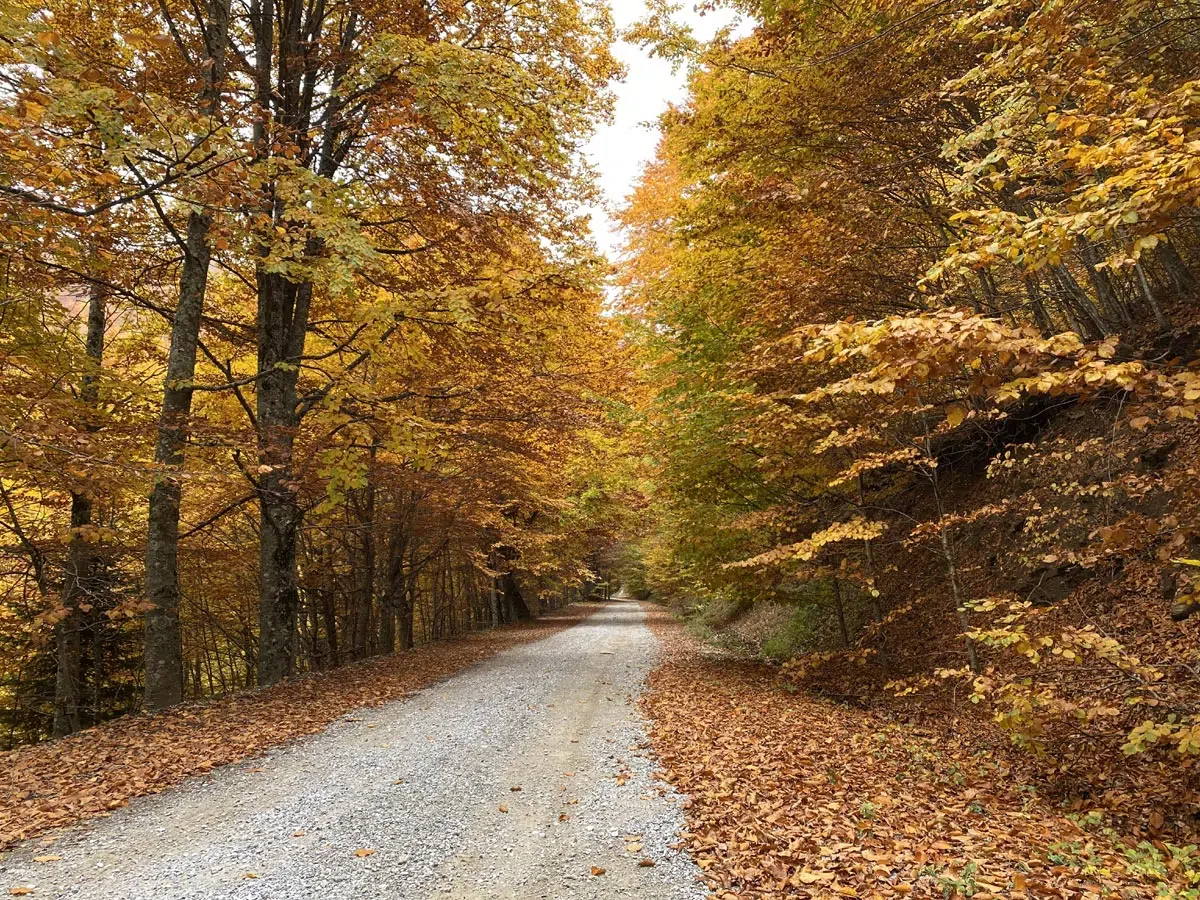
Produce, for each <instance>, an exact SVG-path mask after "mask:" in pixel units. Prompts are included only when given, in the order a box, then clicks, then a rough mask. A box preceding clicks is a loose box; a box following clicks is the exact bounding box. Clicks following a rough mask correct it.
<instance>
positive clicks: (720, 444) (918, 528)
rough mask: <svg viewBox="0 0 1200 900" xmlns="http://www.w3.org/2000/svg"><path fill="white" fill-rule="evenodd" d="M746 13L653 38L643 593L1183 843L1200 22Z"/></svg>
mask: <svg viewBox="0 0 1200 900" xmlns="http://www.w3.org/2000/svg"><path fill="white" fill-rule="evenodd" d="M737 6H738V8H739V9H740V10H741V11H742V13H743V15H744V16H745V17H746V19H745V21H744V24H743V27H742V28H741V29H740V30H739V31H737V32H725V33H722V34H720V35H718V36H717V38H716V39H714V40H713V41H711V42H708V43H706V44H700V43H697V42H696V41H694V40H692V39H691V38H690V37H689V36H688V35H687V33H686V30H681V29H680V28H679V27H677V26H675V25H673V24H672V23H671V22H670V11H669V9H667V8H665V7H664V8H662V9H660V10H658V11H657V13H656V14H655V15H653V16H651V17H650V18H649V19H648V20H647V21H646V22H645V23H644V24H643V25H642V26H640V27H639V29H637V36H639V37H640V38H642V39H643V40H644V41H646V42H647V44H648V45H649V46H651V47H653V48H654V49H655V50H656V51H658V52H661V53H663V54H667V55H673V56H675V58H676V59H678V60H679V61H680V63H681V64H683V65H686V66H687V67H688V69H689V73H690V81H689V84H690V95H689V97H688V99H687V101H686V102H685V103H683V104H681V105H680V106H678V107H677V108H674V109H673V110H671V111H670V112H669V113H668V114H667V115H666V116H665V117H664V137H663V140H662V143H661V145H660V148H659V154H658V158H657V160H656V161H655V162H654V163H653V164H652V165H651V166H650V167H649V168H648V169H647V171H646V172H645V175H644V177H643V180H642V182H641V184H640V186H639V187H638V189H637V190H636V192H635V193H634V195H633V196H632V197H631V199H630V203H629V205H628V207H627V209H626V211H625V214H624V220H625V224H626V226H627V230H628V231H627V233H628V244H627V251H628V252H627V257H626V260H625V262H624V264H623V266H622V278H623V285H624V294H623V297H624V304H625V311H626V313H627V321H628V333H629V339H630V341H631V343H633V344H634V345H635V346H636V347H637V349H638V351H639V361H640V365H641V370H640V372H641V376H642V380H643V383H644V384H646V385H647V386H648V388H649V389H651V390H652V391H653V400H652V401H650V402H649V403H647V404H646V405H645V409H644V417H643V420H642V424H641V438H640V439H641V441H642V444H641V447H642V448H643V450H644V452H645V453H646V455H647V458H648V460H649V464H650V467H651V472H652V480H653V483H654V503H653V506H654V514H653V516H652V517H650V519H649V520H648V521H647V522H646V523H645V525H644V527H643V530H642V533H641V538H640V542H639V544H638V549H637V552H636V553H634V554H632V557H631V562H630V568H631V571H633V572H635V573H636V576H635V577H636V578H637V579H638V580H639V583H640V584H642V585H643V587H644V589H645V590H646V591H648V592H650V593H653V594H657V595H658V596H661V597H663V598H666V599H673V600H675V601H676V602H678V603H679V604H680V605H681V606H683V607H684V608H685V609H686V610H687V611H688V613H689V614H690V615H691V617H692V618H693V620H694V622H695V623H696V626H697V627H698V628H699V629H701V630H705V629H707V630H709V631H712V632H714V633H715V636H716V637H717V638H718V639H722V640H726V641H732V642H735V643H738V644H739V645H740V646H741V647H742V648H743V649H748V650H750V651H751V652H758V653H763V654H765V655H768V656H772V657H774V658H775V659H776V660H777V661H785V662H784V673H785V675H786V676H787V677H789V678H791V679H792V681H793V682H795V684H796V685H798V686H801V687H802V688H803V689H805V690H813V691H816V692H818V693H823V694H826V695H829V696H832V697H834V698H838V699H847V698H849V699H852V700H853V701H854V702H857V703H862V704H868V705H869V704H876V703H878V704H885V705H891V704H900V708H907V709H910V710H912V711H913V712H912V714H914V715H917V714H919V713H924V712H929V711H930V710H932V709H941V710H942V711H943V712H945V711H947V710H948V711H949V714H952V715H967V714H969V715H973V716H978V717H979V718H980V719H981V720H983V721H985V722H988V723H990V724H991V725H993V726H998V727H999V731H998V732H997V733H998V734H1000V735H1002V736H1004V737H1006V738H1007V739H1010V740H1011V741H1012V742H1014V744H1015V745H1016V747H1017V748H1019V749H1021V750H1022V751H1028V752H1029V753H1030V754H1031V756H1032V758H1035V759H1040V760H1042V764H1043V765H1044V769H1043V774H1044V775H1045V776H1046V777H1047V779H1048V780H1049V781H1050V782H1051V783H1052V784H1054V788H1053V790H1056V791H1060V792H1062V793H1063V794H1064V795H1066V796H1075V797H1084V798H1086V799H1085V800H1083V801H1081V802H1082V803H1083V804H1084V805H1085V806H1088V807H1091V806H1094V807H1095V808H1096V809H1097V810H1102V811H1103V813H1102V814H1103V815H1104V816H1108V815H1116V816H1117V817H1118V818H1121V819H1123V820H1124V821H1125V824H1126V825H1128V826H1129V827H1131V828H1133V829H1134V830H1135V832H1137V834H1140V835H1144V834H1145V832H1142V831H1137V829H1141V828H1145V827H1149V826H1147V825H1146V821H1147V820H1146V819H1145V818H1144V816H1145V815H1146V814H1147V810H1149V809H1150V808H1151V806H1152V805H1153V804H1156V803H1157V804H1162V805H1163V808H1164V809H1168V810H1169V811H1168V812H1166V813H1165V819H1166V822H1167V825H1166V827H1167V828H1171V827H1178V828H1179V829H1180V832H1181V834H1182V835H1183V837H1182V838H1181V840H1182V841H1183V842H1184V843H1186V842H1187V840H1186V838H1187V837H1190V836H1191V835H1192V834H1193V831H1192V823H1191V822H1190V819H1189V815H1190V814H1189V813H1188V812H1187V809H1188V804H1189V803H1191V802H1194V800H1195V794H1194V793H1190V788H1189V789H1188V790H1186V791H1184V792H1183V793H1180V792H1179V791H1178V790H1177V787H1178V784H1179V779H1183V780H1184V782H1185V783H1187V784H1190V781H1188V780H1187V779H1188V777H1189V773H1190V772H1191V771H1192V768H1193V765H1194V762H1195V758H1196V755H1197V753H1200V744H1197V743H1196V740H1197V735H1200V731H1198V730H1197V724H1198V723H1200V719H1198V718H1197V716H1198V715H1200V707H1198V706H1197V704H1196V699H1195V698H1196V689H1197V687H1198V686H1200V685H1198V683H1197V680H1196V675H1195V671H1196V669H1195V663H1196V661H1197V656H1196V649H1195V640H1196V636H1197V633H1196V629H1195V625H1194V624H1193V623H1192V622H1189V621H1187V617H1188V616H1189V615H1190V614H1191V613H1192V612H1194V611H1195V610H1196V609H1197V608H1200V606H1198V605H1197V604H1196V603H1195V601H1194V599H1193V590H1194V589H1193V587H1192V578H1191V575H1192V572H1193V571H1194V567H1195V563H1194V560H1193V558H1194V557H1195V556H1197V555H1198V554H1197V553H1196V549H1195V548H1196V546H1197V535H1196V532H1195V523H1194V518H1195V517H1194V512H1193V509H1194V504H1195V499H1196V477H1195V476H1196V472H1195V467H1194V459H1195V451H1196V448H1197V443H1196V441H1197V433H1196V428H1195V425H1194V421H1195V419H1196V414H1197V401H1200V373H1198V370H1197V362H1198V361H1200V357H1198V355H1197V350H1196V334H1197V316H1196V314H1195V310H1194V304H1195V300H1196V296H1197V295H1196V291H1197V280H1196V279H1197V269H1198V268H1200V232H1198V231H1197V227H1196V209H1197V200H1198V196H1197V193H1196V191H1197V187H1198V185H1200V181H1198V180H1197V179H1198V178H1200V131H1198V130H1197V126H1196V122H1197V117H1196V113H1197V101H1198V99H1200V83H1198V82H1196V80H1195V73H1196V71H1197V53H1198V52H1200V45H1197V43H1196V40H1195V34H1194V29H1193V28H1192V26H1191V25H1190V24H1189V23H1191V22H1192V21H1193V19H1194V16H1195V14H1196V9H1195V7H1194V5H1192V4H1189V3H1186V2H1185V3H1176V2H1164V3H1159V2H1147V3H1143V2H1092V0H1032V2H1024V0H1021V2H1008V0H994V2H987V3H983V4H960V3H931V4H928V5H914V4H908V3H894V2H886V0H885V2H876V0H865V2H852V3H850V4H844V3H819V2H818V3H767V2H764V3H761V4H760V3H756V2H750V3H744V4H737ZM801 727H802V726H801ZM1082 747H1087V748H1088V750H1087V751H1086V752H1079V748H1082ZM1118 795H1119V796H1118ZM1135 796H1137V797H1141V798H1142V799H1143V800H1144V801H1145V802H1146V805H1144V806H1141V807H1139V809H1140V813H1139V814H1137V815H1133V816H1131V817H1129V819H1128V820H1125V819H1124V817H1125V815H1126V813H1127V811H1128V807H1129V805H1130V798H1131V797H1135ZM1148 798H1153V801H1151V800H1150V799H1148ZM1139 815H1140V816H1141V818H1139ZM1163 819H1164V813H1163V812H1162V810H1160V811H1159V812H1158V813H1157V814H1156V815H1155V817H1154V821H1155V823H1156V824H1155V826H1154V827H1155V828H1158V827H1161V826H1163ZM1134 843H1136V841H1135V842H1134ZM780 889H781V890H782V888H780ZM822 896H824V895H822Z"/></svg>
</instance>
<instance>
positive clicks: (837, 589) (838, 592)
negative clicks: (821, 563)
mask: <svg viewBox="0 0 1200 900" xmlns="http://www.w3.org/2000/svg"><path fill="white" fill-rule="evenodd" d="M833 605H834V608H835V609H836V610H837V620H838V630H839V631H840V632H841V635H842V647H843V648H848V647H849V646H850V629H848V628H847V627H846V607H845V606H844V605H843V603H842V581H841V579H840V578H835V579H833Z"/></svg>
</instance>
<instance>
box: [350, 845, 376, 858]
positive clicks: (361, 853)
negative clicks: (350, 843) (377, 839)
mask: <svg viewBox="0 0 1200 900" xmlns="http://www.w3.org/2000/svg"><path fill="white" fill-rule="evenodd" d="M354 855H355V856H358V857H363V856H374V855H375V851H374V850H372V849H371V848H370V847H362V848H360V849H358V850H355V851H354Z"/></svg>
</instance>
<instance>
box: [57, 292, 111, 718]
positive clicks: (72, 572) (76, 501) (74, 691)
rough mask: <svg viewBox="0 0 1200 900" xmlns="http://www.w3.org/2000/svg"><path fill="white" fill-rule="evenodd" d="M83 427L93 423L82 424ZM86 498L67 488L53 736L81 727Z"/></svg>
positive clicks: (94, 308) (101, 300)
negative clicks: (68, 535) (66, 539)
mask: <svg viewBox="0 0 1200 900" xmlns="http://www.w3.org/2000/svg"><path fill="white" fill-rule="evenodd" d="M107 304H108V296H107V291H106V290H105V289H104V288H103V287H101V286H100V285H99V283H96V284H93V285H92V287H91V290H90V291H89V292H88V320H87V338H86V344H85V346H86V352H87V369H86V371H85V372H84V375H83V378H82V379H81V382H80V388H79V399H80V400H81V401H82V402H83V404H84V405H85V407H88V408H89V413H90V412H91V410H92V409H94V408H95V406H96V404H97V402H98V401H99V398H100V370H101V368H102V366H103V365H104V331H105V326H106V324H107V312H108V310H107ZM85 427H86V428H87V430H89V431H92V430H94V429H95V426H94V425H92V424H87V425H86V426H85ZM92 506H93V503H92V497H91V496H90V494H89V493H88V492H87V491H86V490H76V491H72V492H71V541H70V545H69V546H68V549H67V565H66V572H65V574H64V577H63V587H62V604H63V607H64V610H65V615H64V616H63V617H62V618H61V619H60V620H59V621H58V624H57V625H56V626H55V645H56V646H55V649H56V657H57V665H56V669H55V678H54V723H53V726H52V728H53V734H54V736H55V737H62V736H63V735H67V734H71V733H73V732H76V731H78V730H79V729H80V728H82V727H83V722H82V718H81V716H80V708H79V707H80V698H81V697H82V696H83V677H82V676H83V672H82V664H83V630H84V628H85V626H86V618H87V616H86V612H87V610H86V609H84V608H83V607H84V606H89V607H90V606H92V605H94V604H88V603H87V602H86V598H87V597H88V596H89V595H91V594H93V593H94V592H95V584H94V581H95V578H94V574H95V569H96V553H95V548H94V546H93V543H94V541H93V538H92V536H91V535H90V534H89V531H90V529H91V525H92Z"/></svg>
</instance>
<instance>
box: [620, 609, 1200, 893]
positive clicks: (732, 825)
mask: <svg viewBox="0 0 1200 900" xmlns="http://www.w3.org/2000/svg"><path fill="white" fill-rule="evenodd" d="M651 624H652V627H654V629H655V632H656V633H657V634H658V636H659V638H660V639H661V640H662V642H663V643H664V646H665V647H666V651H667V655H666V659H665V661H664V664H663V665H662V666H660V667H659V668H658V669H657V670H656V671H655V673H654V674H653V675H652V677H651V680H650V688H649V691H648V692H647V694H646V696H645V698H644V700H643V703H644V707H645V710H646V712H647V714H648V715H649V716H650V718H651V720H652V724H653V728H652V733H651V734H652V740H653V744H654V749H655V751H656V752H657V754H658V756H659V758H660V759H661V761H662V767H663V773H664V775H665V777H666V779H667V780H668V781H669V782H670V783H671V784H673V785H674V786H675V787H676V788H677V789H678V790H680V791H683V792H685V793H687V794H689V795H690V797H691V801H690V806H689V808H688V811H687V815H688V827H689V834H688V836H687V843H688V846H689V847H690V849H691V851H692V853H693V855H694V856H695V857H696V860H697V862H698V863H699V865H700V866H701V868H702V869H703V870H704V872H705V874H706V877H707V879H708V882H709V886H710V888H711V889H712V890H713V892H714V895H715V896H716V897H718V898H721V900H733V898H756V900H782V898H785V897H787V898H794V897H795V898H804V897H814V898H815V897H821V898H826V897H838V896H847V897H864V898H877V897H878V898H882V897H906V896H911V897H930V898H952V897H973V898H976V900H982V898H988V897H1062V898H1068V897H1071V898H1075V897H1080V898H1087V897H1101V896H1111V897H1122V898H1135V897H1178V898H1189V897H1193V896H1195V895H1194V894H1192V893H1191V892H1190V891H1189V888H1194V887H1195V886H1196V885H1195V883H1193V882H1192V879H1193V878H1196V879H1197V881H1200V876H1197V866H1196V860H1195V853H1194V849H1193V848H1182V849H1181V848H1173V845H1168V844H1166V843H1163V842H1161V841H1158V842H1156V841H1151V840H1147V839H1144V838H1141V837H1138V836H1135V837H1122V836H1119V835H1117V834H1116V833H1115V832H1113V831H1112V830H1111V829H1106V828H1105V822H1104V821H1103V820H1102V819H1100V820H1098V819H1097V818H1096V817H1093V818H1091V819H1089V818H1088V817H1087V816H1086V815H1080V814H1077V813H1072V812H1071V811H1070V810H1068V809H1063V808H1062V807H1061V805H1059V804H1055V803H1053V802H1051V801H1050V800H1048V799H1047V798H1046V797H1044V796H1043V794H1042V793H1041V792H1040V791H1039V788H1038V785H1037V779H1036V777H1035V776H1034V774H1033V773H1034V769H1033V768H1032V767H1031V766H1027V765H1025V764H1023V762H1022V760H1021V758H1020V757H1019V756H1017V755H1015V754H1014V753H1010V752H1007V751H1006V750H1005V749H1004V748H1003V747H997V746H995V745H993V746H992V748H991V749H986V750H981V749H980V747H981V743H980V741H979V740H978V735H977V734H971V733H968V728H967V727H966V726H965V724H964V726H963V729H962V731H961V732H959V731H958V730H957V726H956V725H955V723H950V722H947V723H946V725H945V726H944V727H941V728H935V727H930V726H928V725H921V726H917V725H913V724H910V723H908V722H906V721H905V718H906V717H905V716H904V715H903V714H902V713H898V712H889V711H886V710H883V711H876V710H872V711H865V710H861V709H856V708H853V707H848V706H843V705H838V704H836V703H832V702H829V701H826V700H819V699H815V698H813V697H811V696H807V695H804V694H800V693H794V692H789V691H788V690H787V689H786V688H785V687H784V686H783V684H782V683H781V682H780V681H779V680H778V679H777V678H776V677H775V674H774V672H773V671H772V670H771V669H769V668H766V667H763V666H757V665H753V664H748V663H741V662H737V661H735V660H730V659H726V658H720V657H717V656H714V655H712V654H711V653H710V652H708V651H707V649H706V648H705V647H703V645H701V644H700V642H699V641H697V640H696V639H695V638H693V637H692V636H691V635H689V634H687V633H686V632H685V631H684V629H683V628H682V626H680V625H679V624H678V623H676V622H675V621H674V620H673V619H672V618H671V616H670V615H669V614H668V613H666V612H663V611H659V612H657V613H654V614H653V615H652V617H651ZM970 730H975V729H974V727H972V728H971V729H970ZM984 746H986V745H984Z"/></svg>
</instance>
